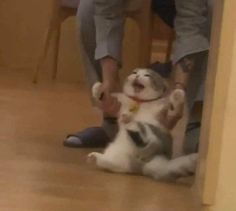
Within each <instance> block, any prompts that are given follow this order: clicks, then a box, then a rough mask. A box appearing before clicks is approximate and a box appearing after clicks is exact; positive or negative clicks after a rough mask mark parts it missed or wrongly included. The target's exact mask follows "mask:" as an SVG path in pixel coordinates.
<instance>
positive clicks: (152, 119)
mask: <svg viewBox="0 0 236 211" xmlns="http://www.w3.org/2000/svg"><path fill="white" fill-rule="evenodd" d="M134 121H137V122H145V123H148V124H152V125H155V126H159V125H160V123H159V121H158V120H157V117H156V116H155V114H152V113H149V114H147V113H145V114H144V113H139V114H137V115H136V116H135V118H134Z"/></svg>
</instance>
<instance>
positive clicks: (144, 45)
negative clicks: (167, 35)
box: [139, 20, 152, 67]
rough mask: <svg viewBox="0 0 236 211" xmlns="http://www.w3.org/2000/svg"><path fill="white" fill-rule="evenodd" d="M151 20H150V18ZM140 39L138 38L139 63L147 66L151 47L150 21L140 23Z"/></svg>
mask: <svg viewBox="0 0 236 211" xmlns="http://www.w3.org/2000/svg"><path fill="white" fill-rule="evenodd" d="M150 21H151V20H150ZM139 29H140V38H139V39H140V40H139V51H140V52H139V53H140V55H139V65H140V67H147V66H148V65H149V64H150V59H151V49H152V29H151V23H150V22H149V23H146V25H145V24H140V25H139Z"/></svg>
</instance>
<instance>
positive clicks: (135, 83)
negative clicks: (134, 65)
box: [132, 80, 145, 92]
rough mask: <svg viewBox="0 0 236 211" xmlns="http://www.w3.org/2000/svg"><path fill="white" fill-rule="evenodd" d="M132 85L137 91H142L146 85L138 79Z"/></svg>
mask: <svg viewBox="0 0 236 211" xmlns="http://www.w3.org/2000/svg"><path fill="white" fill-rule="evenodd" d="M132 85H133V87H134V91H135V92H141V91H142V90H143V89H144V88H145V86H144V85H143V84H142V83H140V82H139V81H138V80H135V81H134V82H133V84H132Z"/></svg>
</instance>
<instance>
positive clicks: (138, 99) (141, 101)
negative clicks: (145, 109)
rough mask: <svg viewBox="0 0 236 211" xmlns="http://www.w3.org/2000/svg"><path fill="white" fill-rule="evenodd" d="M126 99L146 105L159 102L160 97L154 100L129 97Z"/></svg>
mask: <svg viewBox="0 0 236 211" xmlns="http://www.w3.org/2000/svg"><path fill="white" fill-rule="evenodd" d="M127 97H128V98H130V99H132V100H134V101H136V102H137V103H148V102H152V101H156V100H159V99H160V98H161V97H157V98H154V99H148V100H145V99H140V98H137V97H134V96H130V95H127Z"/></svg>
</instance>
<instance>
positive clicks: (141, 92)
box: [88, 68, 197, 180]
mask: <svg viewBox="0 0 236 211" xmlns="http://www.w3.org/2000/svg"><path fill="white" fill-rule="evenodd" d="M100 87H101V83H100V82H98V83H96V84H95V85H94V86H93V88H92V94H93V97H94V98H95V99H96V100H99V99H101V95H102V93H101V89H100ZM166 90H167V85H166V82H165V81H164V79H163V78H162V77H161V76H160V75H159V74H158V73H156V72H154V71H153V70H151V69H141V68H140V69H135V70H134V71H133V72H132V74H130V75H129V76H128V77H127V79H126V81H125V83H124V86H123V93H115V94H114V95H113V96H114V97H116V98H117V99H118V100H119V102H120V103H121V108H120V111H119V120H118V122H119V131H118V133H117V135H116V137H115V139H114V141H113V142H111V143H110V144H109V145H108V147H107V148H106V149H105V150H104V152H103V153H98V152H92V153H90V154H89V155H88V159H89V160H91V159H93V160H95V162H96V164H97V166H98V167H100V168H102V169H105V170H108V171H111V172H116V173H138V174H143V175H146V176H150V177H153V178H154V179H157V180H162V179H172V178H177V177H180V176H187V175H189V174H190V173H193V172H194V170H195V167H196V161H197V155H196V154H191V155H186V156H182V157H180V158H176V159H171V155H172V136H171V133H170V131H169V130H168V129H167V128H166V127H165V126H164V125H163V124H162V123H161V121H160V120H161V118H163V116H164V117H165V116H166V115H168V114H169V113H170V114H172V115H173V114H174V113H175V112H179V111H180V110H181V109H179V108H180V107H181V106H183V104H184V100H185V93H184V91H183V90H181V89H176V90H174V91H173V92H172V93H171V94H170V95H169V96H168V97H167V96H166Z"/></svg>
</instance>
